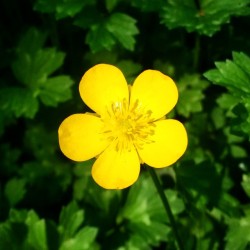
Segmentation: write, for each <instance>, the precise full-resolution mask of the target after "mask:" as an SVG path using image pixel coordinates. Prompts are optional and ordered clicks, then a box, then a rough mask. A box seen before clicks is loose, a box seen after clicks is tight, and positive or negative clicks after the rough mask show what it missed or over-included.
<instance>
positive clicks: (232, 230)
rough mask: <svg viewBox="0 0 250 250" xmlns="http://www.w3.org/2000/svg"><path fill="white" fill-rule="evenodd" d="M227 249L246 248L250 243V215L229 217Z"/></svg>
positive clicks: (240, 249) (241, 249)
mask: <svg viewBox="0 0 250 250" xmlns="http://www.w3.org/2000/svg"><path fill="white" fill-rule="evenodd" d="M228 224H229V228H228V232H227V234H226V238H225V240H226V247H225V250H245V249H247V246H248V244H249V243H250V234H249V232H250V216H247V217H242V218H240V219H237V218H232V219H229V223H228Z"/></svg>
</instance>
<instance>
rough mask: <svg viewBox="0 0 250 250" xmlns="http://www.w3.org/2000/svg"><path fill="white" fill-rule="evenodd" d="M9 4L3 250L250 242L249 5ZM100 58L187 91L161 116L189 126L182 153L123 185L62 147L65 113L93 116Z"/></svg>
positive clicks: (2, 110)
mask: <svg viewBox="0 0 250 250" xmlns="http://www.w3.org/2000/svg"><path fill="white" fill-rule="evenodd" d="M0 9H1V15H0V20H1V21H0V31H1V32H0V36H1V39H0V72H1V73H0V140H1V144H0V156H1V163H0V249H4V250H5V249H6V250H12V249H13V250H16V249H17V250H26V249H29V250H32V249H34V250H57V249H59V250H84V249H90V250H91V249H93V250H96V249H100V250H101V249H105V250H107V249H111V250H113V249H114V250H116V249H117V250H136V249H138V250H141V249H142V250H144V249H145V250H148V249H173V250H174V249H188V250H189V249H190V250H193V249H195V250H196V249H197V250H207V249H209V250H210V249H211V250H217V249H226V250H245V249H250V199H249V198H250V157H249V149H250V147H249V138H250V33H249V22H250V0H237V1H235V0H185V1H180V0H155V1H149V0H131V1H125V0H103V1H101V0H88V1H87V0H52V1H51V0H30V1H18V0H11V1H7V0H4V1H2V2H1V6H0ZM100 64H102V65H113V66H115V68H118V69H120V70H121V72H123V74H124V76H125V79H126V82H128V83H129V84H132V83H133V82H134V81H135V79H137V77H138V76H139V75H140V74H141V73H142V72H144V71H145V70H148V69H151V70H153V72H159V71H160V72H161V73H162V74H164V75H167V76H169V77H171V78H172V79H173V81H174V82H175V84H176V87H177V89H178V95H179V97H178V102H177V104H176V106H175V107H174V108H173V107H172V108H171V109H169V110H168V111H170V110H171V111H170V112H169V113H168V114H167V117H166V118H167V119H174V120H178V121H179V123H178V124H183V126H184V128H185V130H186V131H187V137H188V144H187V148H185V147H186V141H185V140H184V142H183V144H182V146H183V147H182V149H181V153H179V155H178V157H177V158H179V157H180V156H181V155H182V156H181V157H180V159H178V160H177V162H175V163H174V164H172V163H173V162H171V164H170V166H168V167H163V168H162V166H160V163H159V166H160V167H161V168H158V169H153V168H151V167H149V166H147V165H146V164H141V167H140V175H139V178H138V179H137V180H136V181H135V182H134V176H132V177H131V179H133V181H130V180H129V183H124V184H123V186H121V187H117V186H116V183H115V184H114V185H113V184H112V185H111V186H110V185H109V184H110V182H109V181H106V180H107V179H106V178H109V176H108V175H107V176H105V175H104V177H105V178H104V177H102V176H101V177H100V176H99V175H98V177H96V175H93V173H91V169H92V166H93V164H95V161H97V160H98V159H97V160H96V158H93V157H92V158H91V157H90V158H91V159H87V160H86V161H85V158H84V159H81V160H84V161H74V159H73V160H70V159H69V158H67V157H65V155H64V154H63V153H62V152H61V150H60V145H59V139H58V129H59V127H60V124H62V122H63V120H64V119H65V118H66V117H69V116H71V115H72V114H77V113H86V112H88V113H89V112H92V111H91V108H93V107H92V106H93V105H94V104H93V105H92V103H91V105H92V106H91V105H89V103H84V102H83V101H82V99H81V96H80V95H79V83H80V81H81V78H82V76H83V75H84V73H85V72H87V71H88V70H89V69H91V68H92V67H94V66H95V65H100ZM157 74H158V73H157ZM155 86H156V85H155ZM147 90H148V89H146V87H145V92H146V91H147ZM114 91H115V90H114ZM142 92H143V91H141V92H140V93H142ZM161 92H164V91H162V89H161V88H160V87H159V88H158V89H156V91H155V95H160V93H161ZM131 93H133V91H132V92H131ZM143 93H144V92H143ZM157 93H158V94H157ZM80 94H81V89H80ZM81 95H82V94H81ZM131 95H132V94H131ZM90 98H92V97H90ZM98 98H99V99H101V98H102V95H100V96H99V97H98ZM143 98H144V96H143ZM99 99H98V100H97V101H96V102H98V101H99ZM167 101H168V99H166V102H167ZM163 102H164V100H163ZM172 106H174V105H172ZM94 109H95V107H94ZM94 111H96V110H94ZM97 113H98V112H97ZM166 113H167V112H166ZM133 114H134V113H133ZM145 114H148V113H145ZM163 114H165V113H163ZM158 118H159V117H157V119H158ZM171 131H172V130H171ZM182 131H183V130H182ZM172 134H178V131H177V132H176V130H173V133H172V132H171V133H170V132H169V136H172ZM165 135H166V134H164V135H163V136H165ZM140 136H141V134H140ZM169 136H168V137H169ZM166 137H167V136H166ZM183 137H184V134H182V135H181V136H180V137H178V138H177V139H178V140H176V141H178V142H180V141H181V140H183ZM59 138H60V136H59ZM164 138H165V137H164ZM164 140H165V139H164ZM166 140H167V138H166ZM133 142H134V141H133ZM169 145H170V146H169V147H170V148H171V146H173V148H175V145H177V144H176V143H175V141H174V140H173V141H171V144H169ZM137 147H138V148H137V151H138V152H139V156H140V150H141V148H140V145H139V146H138V145H137ZM171 149H172V148H171ZM142 151H143V150H142ZM184 151H185V153H184ZM152 152H153V153H152ZM152 152H150V151H147V152H146V153H145V154H144V155H143V156H144V158H145V159H146V160H145V162H146V163H148V162H149V163H148V165H150V162H151V161H150V160H149V161H148V162H147V159H148V158H147V157H148V155H150V154H151V155H153V156H155V155H157V153H158V152H157V151H152ZM183 153H184V154H183ZM66 155H67V153H66ZM141 155H142V153H141ZM95 156H96V155H95ZM159 156H160V154H159ZM77 157H78V155H77ZM136 157H137V158H136V159H137V160H136V161H137V162H138V156H136ZM73 158H74V157H73ZM77 160H78V159H77ZM156 160H157V158H156ZM159 162H160V161H159ZM138 164H139V163H138ZM151 165H152V166H153V167H157V166H158V165H157V164H156V165H155V164H153V163H152V164H151ZM154 165H155V166H154ZM165 165H166V164H165ZM105 171H106V170H105ZM126 174H127V177H130V172H128V173H126ZM137 174H138V172H137ZM92 175H93V177H94V179H93V177H92ZM131 175H132V172H131ZM94 180H95V181H94ZM96 182H97V183H96ZM132 182H133V183H132ZM98 184H99V185H100V186H99V185H98ZM114 186H115V187H117V188H122V189H116V188H114ZM110 187H111V188H114V189H110ZM164 197H167V200H168V202H166V200H165V198H164ZM168 205H169V206H170V209H171V212H170V211H169V207H168Z"/></svg>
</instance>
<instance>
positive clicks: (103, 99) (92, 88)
mask: <svg viewBox="0 0 250 250" xmlns="http://www.w3.org/2000/svg"><path fill="white" fill-rule="evenodd" d="M79 91H80V95H81V97H82V99H83V101H84V102H85V103H86V104H87V105H88V106H89V107H90V108H91V109H92V110H94V111H95V112H96V113H98V114H100V115H101V114H103V113H104V112H106V111H107V108H108V109H110V108H111V105H112V104H113V105H115V104H116V103H123V102H124V99H126V100H128V97H129V91H128V85H127V82H126V80H125V78H124V76H123V74H122V72H121V71H120V70H119V69H118V68H116V67H115V66H112V65H109V64H98V65H96V66H94V67H92V68H90V69H89V70H88V71H87V72H86V73H85V74H84V75H83V77H82V80H81V82H80V85H79Z"/></svg>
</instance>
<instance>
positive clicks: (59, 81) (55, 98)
mask: <svg viewBox="0 0 250 250" xmlns="http://www.w3.org/2000/svg"><path fill="white" fill-rule="evenodd" d="M72 84H73V81H72V79H71V78H70V77H69V76H63V75H60V76H56V77H51V78H49V79H48V80H46V81H45V82H44V83H43V84H42V85H41V88H40V93H39V97H40V99H41V101H42V102H43V103H44V104H45V105H46V106H53V107H55V106H57V104H58V103H59V102H64V101H67V100H69V99H70V98H71V96H72V93H71V89H70V86H71V85H72Z"/></svg>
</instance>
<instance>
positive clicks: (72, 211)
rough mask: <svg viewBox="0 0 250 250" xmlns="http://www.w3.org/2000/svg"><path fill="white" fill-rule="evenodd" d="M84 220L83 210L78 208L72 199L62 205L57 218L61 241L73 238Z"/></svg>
mask: <svg viewBox="0 0 250 250" xmlns="http://www.w3.org/2000/svg"><path fill="white" fill-rule="evenodd" d="M83 220H84V211H83V210H81V209H79V208H78V206H77V204H76V202H75V201H72V202H71V203H69V204H68V205H67V206H66V207H63V209H62V211H61V213H60V218H59V232H60V234H61V242H63V241H65V240H67V239H70V238H73V237H74V235H75V234H76V232H77V230H78V229H79V227H80V225H81V224H82V223H83Z"/></svg>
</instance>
